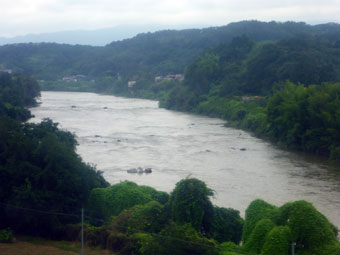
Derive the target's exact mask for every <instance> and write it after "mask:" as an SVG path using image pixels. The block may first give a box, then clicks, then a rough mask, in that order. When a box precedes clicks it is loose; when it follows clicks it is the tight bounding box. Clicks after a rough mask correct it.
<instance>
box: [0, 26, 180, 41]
mask: <svg viewBox="0 0 340 255" xmlns="http://www.w3.org/2000/svg"><path fill="white" fill-rule="evenodd" d="M165 28H167V29H183V28H186V26H161V25H122V26H116V27H108V28H103V29H96V30H73V31H59V32H53V33H40V34H27V35H23V36H15V37H10V38H5V37H0V45H5V44H17V43H42V42H44V43H59V44H71V45H76V44H79V45H91V46H104V45H106V44H109V43H111V42H113V41H120V40H123V39H127V38H131V37H134V36H136V35H137V34H139V33H145V32H155V31H158V30H162V29H165Z"/></svg>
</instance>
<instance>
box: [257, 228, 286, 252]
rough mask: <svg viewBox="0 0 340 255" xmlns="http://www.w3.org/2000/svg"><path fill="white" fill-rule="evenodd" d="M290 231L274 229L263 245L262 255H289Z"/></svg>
mask: <svg viewBox="0 0 340 255" xmlns="http://www.w3.org/2000/svg"><path fill="white" fill-rule="evenodd" d="M291 238H292V237H291V231H290V229H289V227H287V226H284V227H281V226H280V227H274V228H273V229H272V230H271V231H270V232H269V234H268V236H267V238H266V242H265V243H264V246H263V249H262V253H261V254H263V255H274V254H275V255H290V247H291Z"/></svg>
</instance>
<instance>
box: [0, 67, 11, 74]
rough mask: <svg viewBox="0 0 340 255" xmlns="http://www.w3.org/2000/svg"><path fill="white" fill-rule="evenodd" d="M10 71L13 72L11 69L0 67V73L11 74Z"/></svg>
mask: <svg viewBox="0 0 340 255" xmlns="http://www.w3.org/2000/svg"><path fill="white" fill-rule="evenodd" d="M12 72H13V71H12V69H5V68H0V73H9V74H11V73H12Z"/></svg>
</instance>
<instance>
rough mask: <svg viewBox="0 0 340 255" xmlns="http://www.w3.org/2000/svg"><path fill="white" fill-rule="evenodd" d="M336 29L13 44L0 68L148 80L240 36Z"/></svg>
mask: <svg viewBox="0 0 340 255" xmlns="http://www.w3.org/2000/svg"><path fill="white" fill-rule="evenodd" d="M339 27H340V25H338V24H325V25H317V26H311V25H307V24H305V23H295V22H286V23H277V22H269V23H265V22H258V21H243V22H237V23H231V24H229V25H227V26H222V27H212V28H206V29H187V30H178V31H176V30H168V31H159V32H156V33H146V34H139V35H137V36H136V37H134V38H131V39H126V40H122V41H117V42H112V43H111V44H109V45H107V46H105V47H90V46H80V45H76V46H70V45H58V44H53V43H41V44H32V43H30V44H13V45H5V46H2V47H0V65H1V66H2V67H5V68H9V69H12V70H13V71H14V72H18V73H25V74H28V75H33V76H34V77H35V78H37V79H40V80H48V81H53V80H58V79H61V78H62V77H63V76H66V75H74V74H84V75H86V76H88V79H90V80H91V79H95V80H98V81H99V80H100V78H103V77H110V78H111V79H113V81H116V80H117V79H119V78H120V79H122V80H124V81H127V80H145V79H146V80H148V81H153V80H154V77H155V76H156V75H167V74H176V73H179V74H180V73H183V72H184V70H185V68H186V66H187V65H189V64H190V63H192V62H193V61H194V60H195V59H196V58H197V56H198V55H199V54H201V53H202V52H203V50H205V49H206V48H208V47H212V46H216V45H219V44H221V43H228V42H230V41H231V40H232V39H233V38H234V37H236V36H241V35H246V36H247V37H249V38H251V39H252V40H254V41H268V40H270V41H276V40H280V39H283V38H288V37H292V36H294V35H299V34H308V35H313V36H314V35H315V36H318V37H322V38H334V37H339V29H340V28H339ZM118 74H119V76H118ZM97 85H98V84H97ZM98 86H99V85H98Z"/></svg>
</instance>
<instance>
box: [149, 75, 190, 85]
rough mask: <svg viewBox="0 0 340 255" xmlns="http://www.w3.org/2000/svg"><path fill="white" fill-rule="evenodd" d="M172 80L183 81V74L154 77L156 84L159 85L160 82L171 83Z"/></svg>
mask: <svg viewBox="0 0 340 255" xmlns="http://www.w3.org/2000/svg"><path fill="white" fill-rule="evenodd" d="M172 80H179V81H183V80H184V75H183V74H168V75H166V76H156V77H155V82H156V83H160V82H162V81H172Z"/></svg>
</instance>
